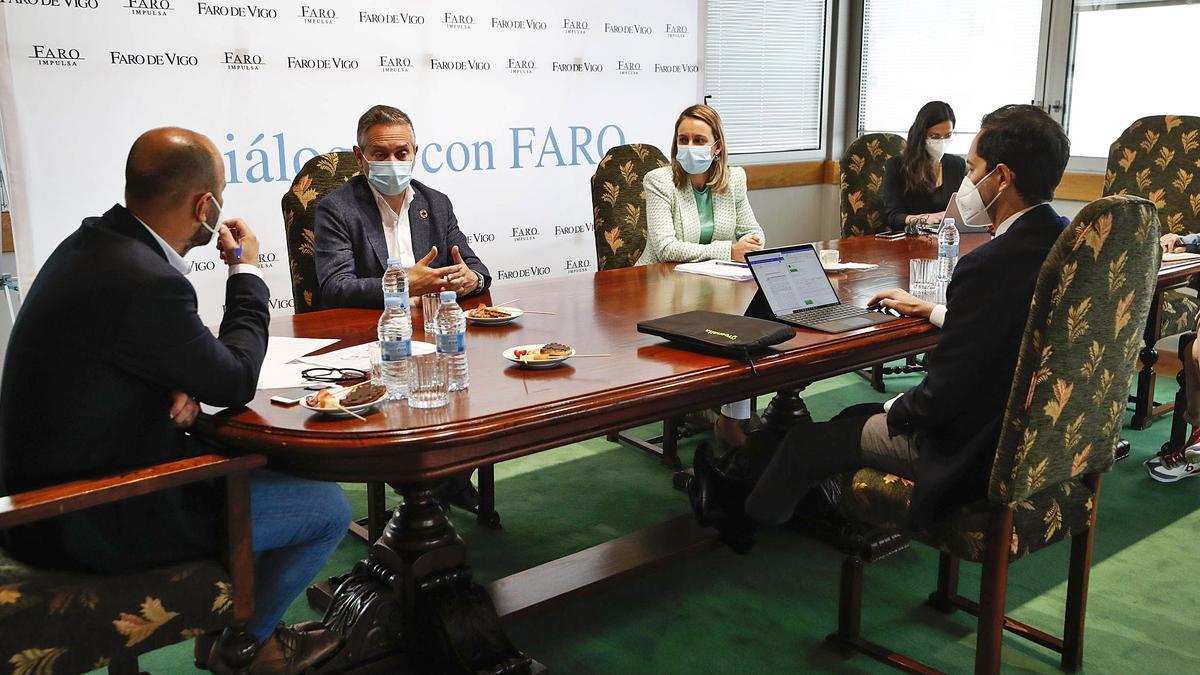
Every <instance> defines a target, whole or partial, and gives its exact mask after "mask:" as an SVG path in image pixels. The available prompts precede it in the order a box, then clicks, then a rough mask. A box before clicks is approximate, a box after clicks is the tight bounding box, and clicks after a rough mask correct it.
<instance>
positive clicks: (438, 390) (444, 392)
mask: <svg viewBox="0 0 1200 675" xmlns="http://www.w3.org/2000/svg"><path fill="white" fill-rule="evenodd" d="M408 363H409V370H408V407H410V408H440V407H442V406H444V405H446V403H448V402H449V401H450V386H449V385H450V381H449V377H448V369H447V364H446V359H445V358H443V357H442V355H441V354H438V353H436V352H435V353H432V354H413V355H412V356H410V357H409V358H408Z"/></svg>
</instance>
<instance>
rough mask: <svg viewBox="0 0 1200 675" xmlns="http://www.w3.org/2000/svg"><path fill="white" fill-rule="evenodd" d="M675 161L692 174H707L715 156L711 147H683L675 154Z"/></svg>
mask: <svg viewBox="0 0 1200 675" xmlns="http://www.w3.org/2000/svg"><path fill="white" fill-rule="evenodd" d="M675 159H676V161H678V162H679V166H682V167H683V170H684V171H686V172H688V173H690V174H692V175H693V176H695V175H697V174H702V173H707V172H708V168H709V167H710V166H712V163H713V154H712V146H711V145H681V146H679V151H678V152H676V153H675Z"/></svg>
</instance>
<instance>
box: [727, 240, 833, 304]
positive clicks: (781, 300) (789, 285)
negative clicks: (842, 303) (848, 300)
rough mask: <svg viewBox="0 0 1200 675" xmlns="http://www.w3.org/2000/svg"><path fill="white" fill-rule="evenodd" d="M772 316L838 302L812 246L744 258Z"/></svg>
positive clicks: (757, 253) (796, 247) (760, 252)
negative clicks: (772, 313)
mask: <svg viewBox="0 0 1200 675" xmlns="http://www.w3.org/2000/svg"><path fill="white" fill-rule="evenodd" d="M746 262H747V263H749V264H750V270H751V271H752V272H753V273H754V278H755V280H756V281H758V287H759V288H761V289H762V292H763V296H764V297H766V299H767V304H769V305H770V306H771V311H772V312H774V313H775V316H782V315H784V314H791V313H793V312H799V311H802V310H806V309H813V308H814V307H823V306H825V305H833V304H837V303H838V302H839V300H838V296H837V292H836V291H834V290H833V284H831V283H829V277H827V276H825V270H824V268H822V267H821V259H820V258H818V257H817V251H816V249H815V248H813V245H812V244H803V245H800V246H789V247H786V248H777V249H771V250H769V251H759V252H756V253H748V254H746Z"/></svg>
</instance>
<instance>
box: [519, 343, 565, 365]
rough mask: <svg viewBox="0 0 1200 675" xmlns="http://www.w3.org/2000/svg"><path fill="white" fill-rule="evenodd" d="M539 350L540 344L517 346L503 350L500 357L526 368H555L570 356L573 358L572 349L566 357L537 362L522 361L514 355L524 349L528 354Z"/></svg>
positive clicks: (555, 357)
mask: <svg viewBox="0 0 1200 675" xmlns="http://www.w3.org/2000/svg"><path fill="white" fill-rule="evenodd" d="M541 348H542V345H540V344H536V345H517V346H516V347H509V348H508V349H505V350H504V351H503V352H502V355H503V356H504V358H506V359H508V360H509V361H512V362H513V363H517V364H520V365H522V366H527V367H529V368H556V367H558V366H561V365H562V364H563V363H566V361H567V359H569V358H571V357H572V356H575V350H574V349H572V350H571V353H570V354H567V355H566V356H554V357H551V358H548V359H541V360H538V361H527V360H524V359H522V358H520V357H518V356H516V355H515V352H517V351H519V350H522V349H524V350H525V351H527V352H528V351H533V350H534V349H541Z"/></svg>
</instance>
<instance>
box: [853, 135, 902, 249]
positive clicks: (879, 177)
mask: <svg viewBox="0 0 1200 675" xmlns="http://www.w3.org/2000/svg"><path fill="white" fill-rule="evenodd" d="M902 152H904V139H903V138H901V137H900V136H897V135H896V134H866V135H865V136H862V137H860V138H859V139H858V140H856V141H854V142H853V143H851V144H850V145H849V147H847V148H846V153H845V154H843V155H842V162H841V188H842V199H841V212H842V236H843V237H861V236H863V235H865V234H875V233H877V232H883V231H885V230H887V221H886V220H885V219H884V217H883V195H882V194H881V193H882V192H883V167H884V165H885V164H887V161H888V160H889V159H891V158H892V157H895V156H896V155H899V154H900V153H902Z"/></svg>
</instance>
